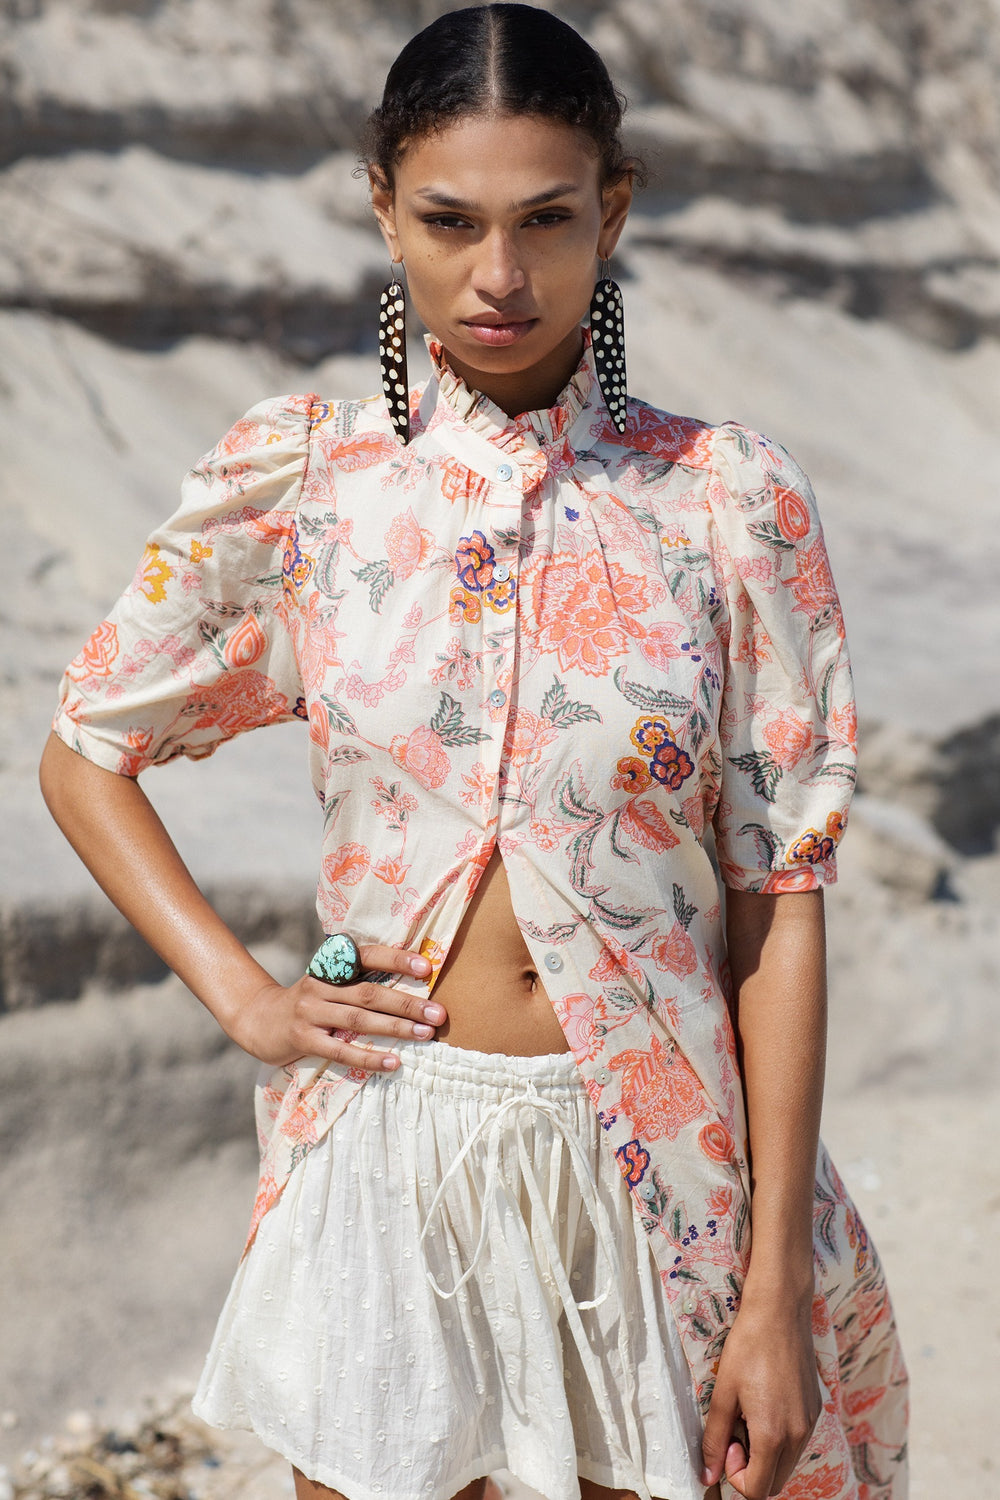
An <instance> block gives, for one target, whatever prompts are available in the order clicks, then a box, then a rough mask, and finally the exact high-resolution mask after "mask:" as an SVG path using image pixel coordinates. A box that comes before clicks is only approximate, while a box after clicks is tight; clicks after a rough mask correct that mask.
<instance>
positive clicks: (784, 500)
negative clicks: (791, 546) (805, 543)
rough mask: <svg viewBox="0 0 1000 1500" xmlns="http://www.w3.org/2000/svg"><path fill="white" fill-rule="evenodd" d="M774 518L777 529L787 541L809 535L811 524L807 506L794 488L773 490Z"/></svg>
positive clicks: (797, 539)
mask: <svg viewBox="0 0 1000 1500" xmlns="http://www.w3.org/2000/svg"><path fill="white" fill-rule="evenodd" d="M774 518H775V520H776V521H777V523H778V530H779V531H780V532H781V534H782V536H783V537H785V538H786V539H787V540H788V541H789V542H801V541H802V539H803V537H806V536H808V535H809V527H810V525H811V524H812V522H811V520H810V516H809V507H808V506H807V505H806V502H805V501H804V500H803V498H802V496H801V495H800V494H798V493H797V492H796V491H795V490H783V489H778V490H775V492H774Z"/></svg>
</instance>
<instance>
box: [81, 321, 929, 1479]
mask: <svg viewBox="0 0 1000 1500" xmlns="http://www.w3.org/2000/svg"><path fill="white" fill-rule="evenodd" d="M585 345H587V340H586V339H585ZM430 349H431V355H432V361H433V366H434V373H433V376H432V378H431V379H430V380H429V381H428V383H427V384H426V386H425V387H424V388H423V389H422V391H421V390H418V391H416V392H414V393H413V398H412V431H413V436H412V440H411V442H410V444H409V445H408V446H407V447H403V446H401V444H400V443H399V441H398V439H397V437H396V435H395V433H394V432H393V429H392V427H391V425H390V423H389V420H388V417H387V415H386V411H385V406H384V403H383V401H382V399H381V397H379V398H374V399H371V400H367V401H341V402H335V403H331V402H326V401H323V400H320V399H319V398H318V397H315V396H292V397H288V398H286V399H281V400H275V401H267V402H264V403H262V404H261V405H259V406H257V407H255V408H254V409H253V410H252V411H250V412H249V413H248V414H247V415H246V416H245V417H244V418H243V419H242V420H241V421H239V422H237V423H236V425H235V427H233V429H232V431H231V432H229V433H228V434H227V435H226V436H225V437H224V438H223V439H222V441H221V442H220V443H219V444H218V446H217V447H216V448H215V449H214V450H213V451H212V452H211V453H210V454H208V455H207V457H205V458H204V459H202V461H201V462H200V463H199V464H198V465H197V466H196V467H195V468H194V469H193V470H192V472H191V473H190V474H189V475H188V476H187V479H186V481H185V484H184V487H183V498H182V504H181V507H180V509H179V510H178V512H177V513H176V514H175V515H174V516H173V517H172V519H171V520H169V521H168V522H167V523H166V524H165V525H164V526H163V527H162V528H161V529H160V530H158V531H157V532H156V533H154V535H153V536H152V538H151V539H150V541H149V544H148V546H147V548H146V551H145V555H144V556H143V558H142V561H141V563H140V565H139V568H138V571H137V572H136V575H135V578H134V580H133V582H132V584H131V586H130V587H129V588H128V589H127V590H126V592H125V594H124V595H123V596H122V598H121V599H120V600H119V602H118V604H117V605H116V606H115V608H114V609H113V610H112V612H111V614H110V615H109V617H108V619H107V620H106V621H104V623H103V624H101V625H100V626H99V627H98V628H97V630H96V631H95V632H94V634H93V636H92V637H91V639H90V641H89V642H88V643H87V645H86V646H85V647H84V649H83V650H82V652H81V653H80V655H79V656H78V657H77V658H76V659H75V660H74V661H73V662H72V663H71V665H70V666H69V668H68V669H67V673H66V677H65V679H64V683H63V696H62V703H61V706H60V710H59V713H58V715H57V718H56V721H55V727H56V731H57V733H58V734H59V735H60V736H61V737H62V738H63V739H64V740H65V741H66V742H67V744H69V745H71V746H72V747H73V748H74V749H76V750H78V751H80V752H81V753H82V754H84V755H86V756H88V757H90V758H91V759H93V760H94V761H96V762H98V763H99V764H100V765H102V766H105V767H107V768H109V769H110V770H113V771H117V772H121V773H123V774H126V775H130V776H132V775H136V774H138V773H139V772H141V771H143V770H144V769H145V768H146V767H147V766H150V765H154V764H160V763H162V762H164V761H168V760H170V759H172V758H173V757H174V756H176V755H180V754H184V755H188V756H193V757H199V756H204V755H209V754H211V753H212V752H213V751H214V750H215V749H216V748H217V746H218V745H219V744H220V743H221V742H222V741H223V740H226V739H229V738H230V737H231V736H233V735H236V734H239V733H241V732H243V731H244V730H248V729H254V728H256V727H258V726H260V725H264V724H275V723H281V722H283V721H286V720H291V719H301V720H302V721H303V725H304V726H306V727H307V730H308V739H309V752H310V764H311V773H312V779H313V783H314V786H315V789H316V793H317V796H318V798H319V801H320V805H321V808H322V815H323V820H324V838H323V851H322V867H321V871H320V879H319V895H318V907H319V913H320V917H321V920H322V922H323V925H324V927H325V929H326V931H327V932H335V931H338V930H340V929H342V928H343V929H346V930H347V931H349V932H350V933H351V934H352V935H353V936H354V937H355V939H356V940H357V941H358V942H359V943H374V942H379V943H390V944H396V945H398V946H400V947H408V948H419V949H420V950H421V951H422V952H423V953H425V954H426V955H427V956H428V957H430V959H431V961H432V963H433V964H434V966H435V971H437V970H438V969H439V968H440V965H441V964H442V963H443V961H444V959H445V957H446V955H447V953H448V948H449V945H450V944H451V942H452V940H453V938H454V936H455V933H456V931H457V929H458V927H459V924H460V922H461V920H462V916H463V914H464V912H465V910H466V907H467V905H468V903H469V900H470V897H471V895H472V892H473V890H474V888H475V885H476V882H477V880H478V878H479V876H480V875H481V873H482V871H483V869H484V868H485V866H486V864H487V862H488V860H489V858H490V855H491V853H492V851H493V849H494V847H495V846H496V847H498V848H499V850H500V853H501V855H502V857H503V860H504V864H505V866H506V871H507V876H508V880H509V885H510V892H511V899H512V902H513V905H514V910H515V914H516V916H517V920H518V923H519V926H520V928H521V931H522V933H523V935H524V939H525V942H526V943H527V946H528V948H529V950H530V952H531V954H532V957H533V959H534V962H535V965H536V967H537V969H538V971H539V973H540V974H541V975H542V977H543V981H544V984H545V988H546V990H547V992H548V994H549V995H550V997H551V999H552V1002H553V1004H554V1007H555V1009H556V1012H557V1014H558V1017H559V1020H560V1022H561V1024H562V1026H563V1029H564V1031H565V1035H566V1039H567V1042H568V1044H569V1046H570V1048H571V1049H572V1051H573V1053H574V1055H575V1058H576V1061H577V1063H578V1065H579V1067H580V1070H581V1073H582V1076H583V1079H584V1082H585V1085H586V1088H587V1090H588V1092H589V1094H590V1097H591V1099H592V1100H593V1104H594V1108H595V1110H596V1111H597V1112H598V1116H599V1118H600V1122H601V1125H602V1127H603V1136H604V1139H605V1143H606V1147H607V1149H608V1150H609V1151H612V1152H613V1153H614V1155H615V1157H616V1159H617V1162H618V1164H619V1166H620V1168H621V1171H622V1173H623V1174H624V1176H625V1179H626V1181H627V1182H628V1184H629V1187H630V1189H631V1191H632V1194H633V1198H634V1202H635V1206H636V1209H637V1211H638V1213H639V1214H640V1215H641V1218H642V1222H643V1223H644V1225H645V1227H646V1229H647V1231H648V1233H649V1235H650V1237H651V1241H652V1245H653V1249H654V1253H655V1256H656V1259H657V1263H658V1265H659V1268H660V1272H661V1275H662V1278H663V1281H664V1285H665V1287H666V1289H667V1291H668V1293H669V1295H670V1299H671V1303H672V1307H673V1310H674V1313H675V1315H676V1318H677V1322H678V1327H679V1330H680V1335H681V1339H682V1342H683V1344H684V1347H685V1350H686V1352H687V1356H688V1359H689V1362H690V1365H691V1371H692V1377H693V1380H694V1384H695V1387H696V1390H697V1392H698V1395H699V1398H700V1400H701V1402H702V1404H703V1406H707V1403H708V1401H709V1399H710V1397H711V1393H712V1387H713V1381H714V1373H715V1370H716V1367H717V1364H718V1359H719V1355H720V1353H721V1350H722V1346H723V1342H724V1340H725V1337H726V1333H727V1331H728V1328H729V1326H730V1324H731V1322H732V1320H733V1317H734V1315H735V1312H736V1310H737V1308H738V1305H739V1297H740V1288H741V1285H742V1279H743V1275H744V1273H745V1270H746V1266H747V1261H748V1257H749V1252H750V1223H749V1213H748V1204H749V1180H748V1171H747V1155H746V1140H747V1137H746V1121H745V1118H744V1109H743V1098H742V1092H741V1088H740V1081H739V1077H738V1073H737V1062H736V1049H735V1043H734V1031H733V1026H732V1022H731V1017H730V1005H729V1002H730V998H731V997H730V991H729V985H728V977H727V965H726V953H725V939H724V925H723V907H722V894H721V888H720V880H719V876H720V875H721V882H722V883H723V884H724V885H726V886H729V887H732V888H734V889H737V890H745V891H808V890H811V889H814V888H815V887H817V886H820V885H823V884H825V883H828V882H830V881H832V880H833V879H834V878H835V849H836V844H837V841H838V839H839V838H840V836H841V833H842V831H843V828H844V823H845V820H846V816H847V807H848V802H849V798H850V794H851V788H852V784H853V777H854V756H855V713H854V706H853V698H852V691H851V675H850V668H849V664H848V657H847V652H846V648H845V642H844V629H843V623H842V619H841V612H840V607H839V604H838V599H837V594H836V590H835V588H834V583H833V579H832V576H831V573H830V567H829V563H828V561H827V554H826V550H825V547H824V542H823V536H822V532H821V529H820V524H819V521H818V518H817V514H816V508H815V503H814V500H813V495H812V492H811V489H810V486H809V483H808V481H807V479H806V478H805V476H804V475H803V473H802V471H801V470H800V469H799V468H798V466H797V465H796V464H795V462H794V461H793V460H792V459H791V458H790V457H789V455H788V454H787V453H786V452H785V451H784V450H783V449H782V448H780V447H778V446H777V445H776V444H774V443H771V442H769V441H768V440H767V439H766V438H763V437H760V436H758V435H757V434H755V433H753V432H750V431H748V430H746V429H745V428H744V427H742V426H740V425H739V424H737V423H726V424H724V425H723V426H721V427H717V428H713V427H710V426H706V425H705V424H704V423H701V422H698V421H693V420H691V419H689V418H684V417H678V416H673V415H670V414H668V413H665V412H662V411H658V410H656V409H654V408H653V407H650V406H648V405H645V404H644V403H643V402H641V401H636V400H631V401H630V402H629V422H628V430H627V432H626V433H625V434H624V435H620V434H619V433H617V432H616V430H615V428H614V426H613V425H612V423H611V421H610V419H609V417H608V415H607V412H606V410H605V407H604V405H603V402H602V399H601V395H600V389H599V387H598V385H597V382H596V378H595V375H594V369H593V363H592V358H591V355H590V350H589V346H587V347H585V350H584V356H583V359H582V361H581V363H580V366H579V368H578V370H577V372H576V374H575V376H574V378H573V379H572V381H571V383H570V384H569V386H568V387H567V388H566V390H565V392H564V393H563V395H562V397H561V399H560V401H559V403H558V404H557V405H556V406H555V407H553V408H552V409H551V410H549V411H536V412H528V413H525V414H523V415H521V416H519V417H517V418H509V417H507V416H506V415H505V414H504V413H503V412H502V411H500V410H499V409H498V408H497V407H496V406H495V405H493V404H492V403H491V402H490V401H489V400H488V399H486V398H485V397H484V396H482V395H479V394H477V393H475V392H473V391H470V390H469V389H467V387H466V386H465V385H464V384H463V383H462V382H461V381H460V380H458V379H457V378H456V377H455V375H454V374H453V373H452V372H451V371H450V370H449V368H448V367H447V364H446V363H445V361H444V359H443V355H442V351H441V349H440V347H439V346H437V345H435V344H433V343H431V344H430ZM400 983H403V984H410V985H412V987H413V988H414V991H415V992H417V993H423V992H424V990H423V988H422V987H421V986H419V985H417V983H416V981H406V980H402V981H400ZM364 1082H365V1075H364V1074H363V1073H361V1072H360V1071H352V1070H350V1069H346V1068H344V1067H342V1066H339V1065H335V1064H324V1063H323V1062H322V1061H321V1060H319V1059H316V1058H312V1059H309V1058H306V1059H301V1060H300V1061H299V1062H297V1063H295V1064H292V1065H290V1066H289V1067H287V1068H284V1069H279V1070H277V1071H276V1072H275V1073H274V1074H273V1075H272V1076H270V1077H269V1078H267V1079H266V1080H265V1082H264V1083H263V1084H262V1086H261V1088H260V1089H259V1094H258V1117H259V1122H260V1128H261V1137H262V1172H261V1184H260V1193H259V1197H258V1201H257V1206H256V1209H255V1216H254V1228H255V1227H256V1224H257V1223H258V1222H259V1220H260V1217H261V1216H262V1215H263V1214H264V1213H266V1212H267V1210H268V1208H269V1207H270V1206H271V1205H272V1204H273V1203H274V1202H275V1201H276V1199H277V1197H278V1195H279V1193H280V1192H281V1189H282V1187H283V1185H284V1183H285V1181H286V1179H287V1177H288V1175H289V1173H290V1172H291V1170H292V1169H293V1168H294V1166H295V1164H296V1162H297V1161H299V1160H300V1159H301V1157H302V1156H303V1154H304V1153H305V1152H306V1151H308V1150H309V1149H310V1147H311V1146H312V1145H314V1144H315V1143H316V1142H317V1141H318V1140H320V1139H321V1138H322V1136H323V1135H324V1133H325V1132H326V1131H327V1130H328V1129H329V1127H330V1125H331V1124H332V1122H333V1121H334V1120H335V1119H336V1118H337V1116H338V1115H339V1114H340V1112H341V1111H342V1110H343V1109H344V1108H345V1107H346V1105H347V1104H348V1103H349V1101H350V1099H351V1098H352V1097H353V1096H354V1094H355V1093H356V1092H357V1090H358V1089H359V1088H361V1087H363V1086H364ZM815 1225H816V1235H815V1248H816V1273H817V1283H816V1286H817V1291H816V1298H815V1303H814V1331H815V1341H816V1351H817V1359H818V1364H819V1371H820V1375H821V1378H822V1380H823V1382H824V1385H825V1391H826V1406H825V1409H824V1413H823V1415H822V1417H821V1418H820V1421H819V1423H818V1425H817V1428H816V1431H815V1433H814V1435H813V1439H812V1441H811V1443H810V1446H809V1448H808V1449H807V1452H806V1455H805V1457H804V1459H803V1462H802V1464H801V1465H800V1467H799V1469H798V1470H797V1471H796V1475H795V1476H794V1478H793V1479H792V1480H791V1481H790V1482H789V1485H788V1486H786V1489H785V1490H784V1491H783V1492H782V1494H783V1496H785V1497H786V1500H792V1497H794V1500H856V1497H865V1500H875V1497H878V1500H889V1497H893V1500H900V1497H901V1496H902V1494H903V1488H902V1486H903V1485H904V1483H905V1480H904V1478H903V1474H904V1439H903V1417H902V1413H903V1409H904V1406H905V1372H904V1369H903V1365H902V1361H901V1358H900V1353H899V1348H898V1343H897V1340H896V1335H895V1326H894V1323H893V1318H892V1311H891V1307H890V1304H889V1300H888V1295H887V1292H886V1288H885V1283H884V1279H883V1276H882V1271H881V1267H880V1265H879V1262H878V1260H877V1258H876V1255H875V1252H874V1249H873V1247H872V1246H871V1245H870V1243H869V1241H868V1239H867V1236H866V1234H865V1231H864V1228H863V1226H862V1224H861V1222H860V1220H859V1219H858V1216H857V1213H856V1211H855V1209H854V1207H853V1205H852V1204H851V1202H850V1200H849V1199H848V1197H847V1195H846V1193H845V1190H844V1187H843V1185H842V1183H841V1181H840V1179H839V1178H838V1176H837V1174H836V1172H835V1170H834V1168H833V1166H832V1165H831V1163H830V1161H829V1158H828V1157H827V1155H826V1153H825V1151H823V1150H822V1149H821V1151H820V1156H819V1161H818V1168H817V1182H816V1216H815Z"/></svg>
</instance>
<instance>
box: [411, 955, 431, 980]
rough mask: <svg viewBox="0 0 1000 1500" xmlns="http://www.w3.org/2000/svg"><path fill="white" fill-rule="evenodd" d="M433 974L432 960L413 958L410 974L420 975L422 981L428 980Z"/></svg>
mask: <svg viewBox="0 0 1000 1500" xmlns="http://www.w3.org/2000/svg"><path fill="white" fill-rule="evenodd" d="M430 972H431V965H430V960H429V959H426V958H419V957H417V958H411V959H410V973H411V974H419V976H420V978H421V979H426V978H427V976H428V974H429V973H430Z"/></svg>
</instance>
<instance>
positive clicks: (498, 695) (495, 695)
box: [490, 688, 507, 708]
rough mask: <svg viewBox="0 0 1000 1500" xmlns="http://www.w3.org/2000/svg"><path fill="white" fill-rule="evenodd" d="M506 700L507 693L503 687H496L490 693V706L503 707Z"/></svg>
mask: <svg viewBox="0 0 1000 1500" xmlns="http://www.w3.org/2000/svg"><path fill="white" fill-rule="evenodd" d="M506 702H507V694H506V693H505V692H504V690H503V688H494V689H493V691H492V693H491V694H490V707H491V708H503V706H504V704H505V703H506Z"/></svg>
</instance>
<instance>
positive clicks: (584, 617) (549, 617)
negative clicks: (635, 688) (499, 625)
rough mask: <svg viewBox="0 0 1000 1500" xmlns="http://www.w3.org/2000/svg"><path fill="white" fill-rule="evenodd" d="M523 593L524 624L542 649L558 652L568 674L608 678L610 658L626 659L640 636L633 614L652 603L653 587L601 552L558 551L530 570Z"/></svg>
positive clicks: (538, 560)
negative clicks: (525, 601) (527, 601)
mask: <svg viewBox="0 0 1000 1500" xmlns="http://www.w3.org/2000/svg"><path fill="white" fill-rule="evenodd" d="M521 588H522V590H527V593H528V597H529V598H530V606H531V607H530V609H529V611H528V614H527V618H526V621H525V625H526V628H527V629H530V630H531V631H532V632H533V633H535V639H536V642H537V645H538V648H539V650H541V651H547V652H554V653H555V655H556V657H557V658H558V661H559V664H560V666H561V667H562V668H563V669H564V670H567V671H568V670H570V669H571V668H573V667H576V668H578V669H579V670H580V671H581V672H586V673H587V674H588V676H591V677H605V676H606V675H607V672H608V659H609V658H610V657H613V656H621V655H622V654H623V653H624V652H625V650H626V649H627V646H628V638H629V635H632V634H636V635H638V634H641V631H640V629H639V627H638V624H637V622H636V621H635V620H634V619H632V618H631V617H632V616H633V615H637V614H640V613H641V612H642V611H643V610H645V609H647V608H648V607H649V604H650V600H651V594H650V589H649V585H647V583H646V582H645V580H644V579H642V578H640V577H638V576H637V575H635V574H631V573H626V572H625V571H624V569H623V568H622V567H620V566H619V564H618V563H616V562H608V561H605V558H604V556H603V554H602V553H600V552H589V553H586V554H585V555H584V556H582V557H579V556H577V555H576V554H575V553H565V552H559V553H556V555H555V556H554V557H551V558H546V557H539V558H538V559H537V561H536V562H534V563H533V564H529V566H528V567H526V568H525V570H524V573H523V574H522V578H521Z"/></svg>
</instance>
